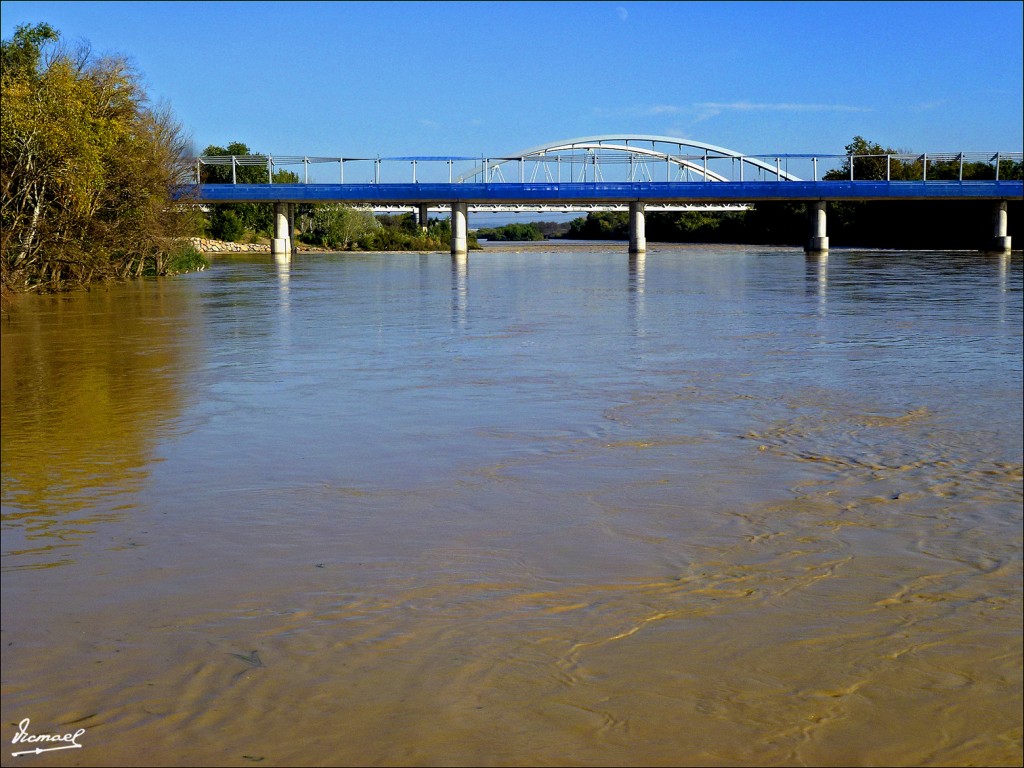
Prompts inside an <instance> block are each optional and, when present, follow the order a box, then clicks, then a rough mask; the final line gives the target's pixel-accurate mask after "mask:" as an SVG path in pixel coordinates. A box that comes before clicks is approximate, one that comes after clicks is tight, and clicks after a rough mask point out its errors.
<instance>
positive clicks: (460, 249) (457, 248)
mask: <svg viewBox="0 0 1024 768" xmlns="http://www.w3.org/2000/svg"><path fill="white" fill-rule="evenodd" d="M468 216H469V203H452V256H465V255H466V254H467V253H468V252H469V248H468V247H467V245H466V231H467V230H466V220H467V218H468Z"/></svg>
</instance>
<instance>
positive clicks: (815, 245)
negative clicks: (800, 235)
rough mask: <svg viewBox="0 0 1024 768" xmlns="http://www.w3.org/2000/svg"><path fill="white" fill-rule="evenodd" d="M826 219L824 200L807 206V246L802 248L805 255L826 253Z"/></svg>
mask: <svg viewBox="0 0 1024 768" xmlns="http://www.w3.org/2000/svg"><path fill="white" fill-rule="evenodd" d="M826 218H827V217H826V215H825V201H824V200H817V201H815V202H813V203H808V204H807V223H808V228H809V230H810V232H809V233H808V236H807V245H805V246H804V250H805V251H806V252H807V253H828V236H827V235H826V231H827V230H826V228H825V227H826Z"/></svg>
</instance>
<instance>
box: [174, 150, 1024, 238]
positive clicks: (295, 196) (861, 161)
mask: <svg viewBox="0 0 1024 768" xmlns="http://www.w3.org/2000/svg"><path fill="white" fill-rule="evenodd" d="M1022 165H1024V153H1022V152H955V153H925V154H913V155H906V154H889V155H848V154H844V155H835V154H769V155H747V154H743V153H740V152H737V151H734V150H730V149H726V148H724V147H719V146H715V145H712V144H707V143H704V142H699V141H695V140H689V139H680V138H674V137H668V136H654V135H604V136H589V137H582V138H577V139H569V140H565V141H558V142H552V143H549V144H544V145H540V146H537V147H532V148H530V149H527V150H523V151H521V152H515V153H511V154H508V155H500V156H494V157H465V156H401V157H340V156H339V157H310V156H300V155H247V156H204V157H198V158H196V160H195V168H196V177H195V180H196V183H195V185H194V187H192V188H190V189H189V190H187V191H185V192H183V194H182V197H183V198H184V197H187V198H191V199H193V200H195V201H196V202H198V203H203V204H219V203H273V204H274V206H275V231H274V235H275V236H274V238H273V240H272V245H271V250H272V252H273V253H274V254H275V255H277V256H280V257H288V256H290V254H291V252H292V232H293V231H294V218H295V209H296V206H297V205H298V204H301V203H344V204H347V205H354V206H369V207H373V208H374V209H375V210H413V211H415V212H416V213H417V214H418V216H419V221H420V223H421V226H423V227H424V228H425V226H426V222H427V216H428V212H429V211H430V210H445V211H450V212H451V221H452V240H451V250H452V253H453V254H465V253H466V251H467V245H466V241H467V237H466V234H467V231H468V229H467V226H468V215H469V213H470V211H495V210H509V211H511V210H515V211H525V210H546V211H590V210H627V209H628V210H629V222H630V226H629V231H630V236H629V250H630V252H631V253H640V252H643V251H645V250H646V248H647V242H646V236H645V226H644V225H645V219H644V217H645V215H646V213H648V212H652V211H665V210H742V209H745V208H747V207H748V205H749V204H751V203H757V202H760V201H792V202H801V203H804V204H806V205H807V207H808V234H807V243H806V250H807V251H808V252H827V251H828V236H827V230H826V218H827V204H828V203H829V202H841V201H867V200H989V201H992V203H993V225H992V230H991V237H990V238H989V242H988V243H986V249H987V250H994V251H998V252H1009V250H1010V237H1009V236H1008V235H1007V201H1009V200H1021V199H1024V181H1021V180H1020V179H1019V178H1018V179H1007V178H1005V176H1006V175H1007V172H1008V171H1009V172H1014V171H1015V172H1014V175H1015V176H1018V177H1019V175H1020V168H1021V166H1022ZM250 166H258V167H260V168H261V169H263V168H265V169H266V182H263V183H238V175H239V169H240V168H245V167H250ZM296 166H301V167H302V176H301V181H300V182H298V183H294V182H289V183H275V182H274V177H275V173H276V171H277V170H278V169H282V168H286V167H296ZM228 167H230V181H228V178H227V171H228ZM332 168H333V169H335V170H334V171H329V172H331V173H334V172H336V173H337V181H324V180H323V172H324V169H332ZM311 169H312V170H313V171H314V175H316V176H320V178H319V179H314V180H313V181H311V180H310V171H311ZM965 169H966V171H967V173H966V174H965ZM828 171H832V173H828ZM837 171H839V172H840V173H841V175H842V176H843V178H836V176H837V175H839V173H837ZM979 171H980V172H979ZM797 173H799V174H800V175H797ZM346 174H347V179H346ZM294 175H295V176H297V174H294ZM808 175H809V176H810V179H809V180H808V179H807V178H806V177H807V176H808ZM826 175H828V176H829V178H827V179H826V178H824V176H826ZM1000 175H1003V176H1004V178H1000ZM978 176H981V177H983V178H977V177H978ZM212 178H218V179H219V180H220V181H221V182H222V183H211V181H212ZM353 179H355V180H353Z"/></svg>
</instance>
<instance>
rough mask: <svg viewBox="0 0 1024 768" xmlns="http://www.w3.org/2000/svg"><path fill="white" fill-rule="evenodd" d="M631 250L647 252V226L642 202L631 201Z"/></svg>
mask: <svg viewBox="0 0 1024 768" xmlns="http://www.w3.org/2000/svg"><path fill="white" fill-rule="evenodd" d="M629 252H630V253H646V252H647V228H646V219H645V214H644V204H643V203H640V202H631V203H630V204H629Z"/></svg>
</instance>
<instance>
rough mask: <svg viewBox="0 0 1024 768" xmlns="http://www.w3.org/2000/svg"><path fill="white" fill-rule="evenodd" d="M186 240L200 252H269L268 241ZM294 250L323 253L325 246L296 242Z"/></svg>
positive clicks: (196, 238)
mask: <svg viewBox="0 0 1024 768" xmlns="http://www.w3.org/2000/svg"><path fill="white" fill-rule="evenodd" d="M186 242H187V243H188V244H189V245H191V246H192V247H193V248H195V249H196V250H197V251H199V252H200V253H204V254H205V253H270V243H269V242H265V243H233V242H231V241H230V240H214V239H213V238H209V237H189V238H187V239H186ZM295 250H296V251H300V252H308V253H325V252H326V251H327V249H326V248H319V247H317V246H313V245H305V244H297V245H296V246H295Z"/></svg>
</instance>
